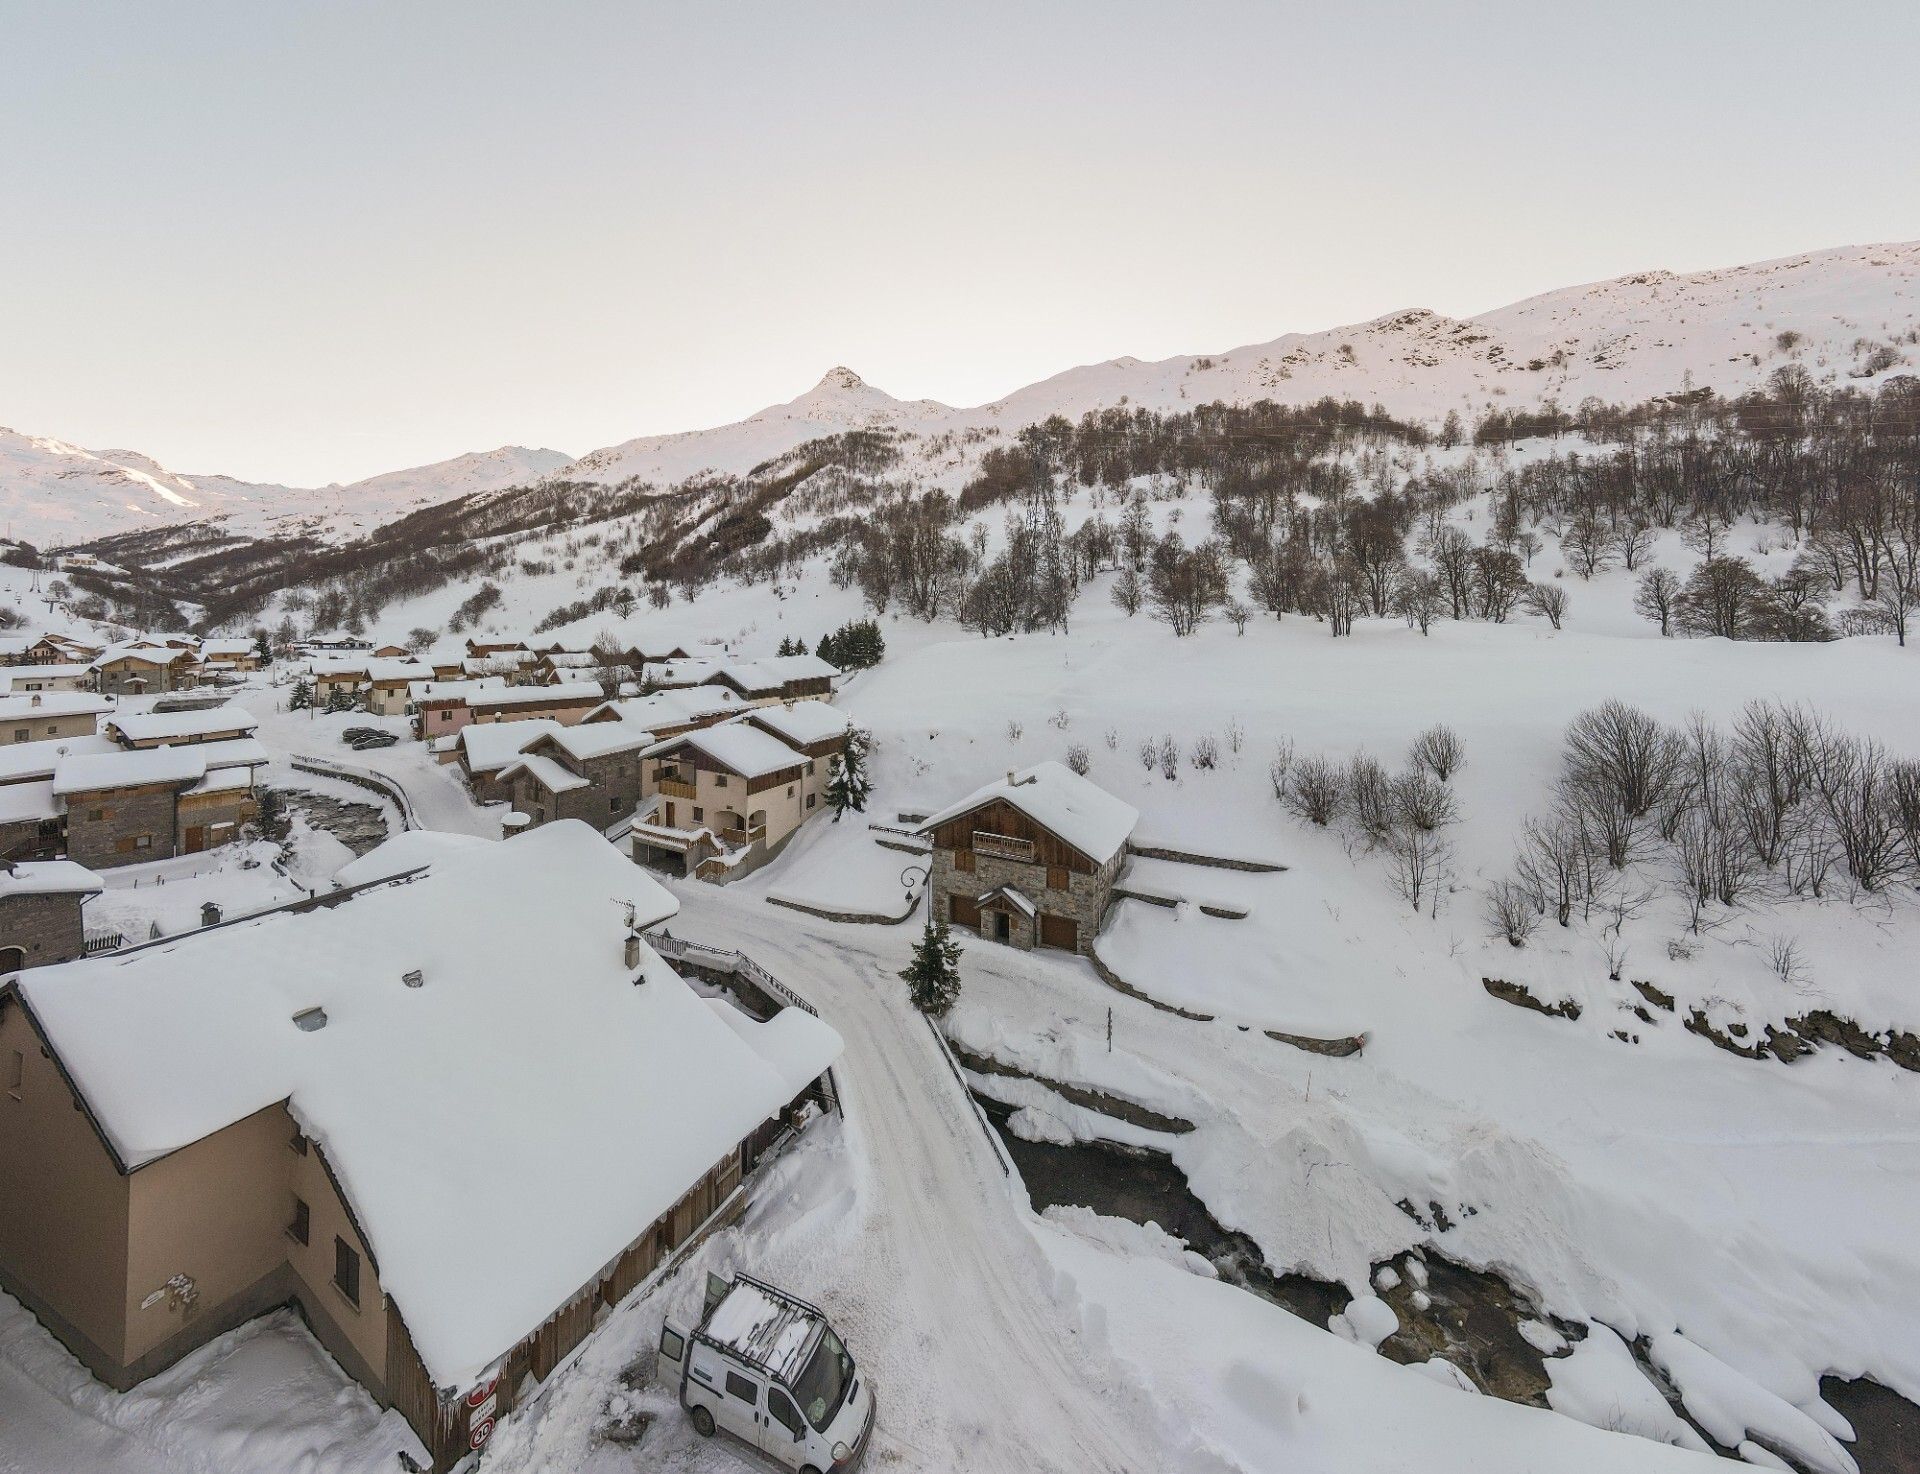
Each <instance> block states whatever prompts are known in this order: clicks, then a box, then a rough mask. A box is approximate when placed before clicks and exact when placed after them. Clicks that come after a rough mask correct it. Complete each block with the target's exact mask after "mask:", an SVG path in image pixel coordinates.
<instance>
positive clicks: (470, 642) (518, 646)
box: [467, 635, 533, 660]
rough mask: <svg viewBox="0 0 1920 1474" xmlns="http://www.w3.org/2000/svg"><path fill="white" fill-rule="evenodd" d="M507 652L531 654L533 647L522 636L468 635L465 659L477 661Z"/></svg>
mask: <svg viewBox="0 0 1920 1474" xmlns="http://www.w3.org/2000/svg"><path fill="white" fill-rule="evenodd" d="M509 652H514V653H522V654H532V653H533V647H532V646H531V645H530V644H528V642H527V640H526V639H525V637H523V636H518V635H477V636H474V635H470V636H468V638H467V658H468V659H469V660H479V659H482V658H483V657H485V656H488V655H503V654H506V653H509Z"/></svg>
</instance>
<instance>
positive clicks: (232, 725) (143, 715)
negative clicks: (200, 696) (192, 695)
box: [100, 706, 260, 749]
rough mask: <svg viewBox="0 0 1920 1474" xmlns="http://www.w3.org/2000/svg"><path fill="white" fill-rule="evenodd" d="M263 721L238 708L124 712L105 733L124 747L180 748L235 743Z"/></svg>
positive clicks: (108, 723) (107, 724) (105, 725)
mask: <svg viewBox="0 0 1920 1474" xmlns="http://www.w3.org/2000/svg"><path fill="white" fill-rule="evenodd" d="M259 728H260V721H259V718H257V717H255V716H253V715H252V714H251V713H249V712H245V711H242V710H241V709H240V708H239V707H237V706H208V707H201V708H199V709H197V710H193V711H138V712H120V713H118V714H116V715H115V716H113V717H110V718H109V719H108V720H107V721H106V722H104V723H102V724H101V729H100V730H101V731H102V732H104V733H105V734H106V735H107V736H108V737H111V738H112V739H113V740H114V741H115V742H117V743H119V744H120V745H121V746H122V747H125V748H129V749H143V748H151V747H177V746H180V745H182V744H192V743H196V742H231V741H233V740H235V739H236V738H240V737H251V736H252V735H253V734H254V733H255V732H256V731H258V730H259Z"/></svg>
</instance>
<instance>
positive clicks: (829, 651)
mask: <svg viewBox="0 0 1920 1474" xmlns="http://www.w3.org/2000/svg"><path fill="white" fill-rule="evenodd" d="M813 653H814V654H815V655H817V656H819V657H820V658H821V659H822V660H824V661H826V663H827V664H828V665H839V664H840V661H839V659H838V656H839V653H840V651H839V647H838V646H837V645H836V644H835V643H834V638H833V635H832V634H830V633H829V634H824V635H822V636H821V637H820V644H819V647H818V648H817V649H815V651H814V652H813Z"/></svg>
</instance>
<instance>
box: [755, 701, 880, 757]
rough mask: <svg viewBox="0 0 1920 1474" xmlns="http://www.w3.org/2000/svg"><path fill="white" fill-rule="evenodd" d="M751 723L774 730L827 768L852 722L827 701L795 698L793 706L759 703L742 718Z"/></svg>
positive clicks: (764, 729) (788, 742)
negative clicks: (829, 760) (829, 759)
mask: <svg viewBox="0 0 1920 1474" xmlns="http://www.w3.org/2000/svg"><path fill="white" fill-rule="evenodd" d="M743 720H745V721H746V723H747V724H748V725H749V726H754V727H758V728H759V729H760V730H761V731H763V732H771V733H772V734H773V735H774V736H776V737H778V738H779V739H780V740H781V741H782V742H784V743H786V744H787V745H788V746H789V747H792V748H795V749H797V750H798V751H800V752H804V753H805V754H806V755H807V756H808V757H810V758H816V759H818V760H819V763H820V767H819V771H821V772H822V773H824V772H825V771H826V759H828V758H830V757H832V756H833V755H834V754H835V753H837V752H839V751H840V749H841V748H842V747H844V746H846V742H847V733H848V732H850V731H852V730H853V723H851V722H850V721H848V720H847V718H846V714H845V713H844V712H839V711H836V710H834V709H833V708H832V707H831V706H828V705H827V704H826V703H825V702H824V701H796V702H794V703H793V705H791V706H758V707H755V708H754V709H753V710H752V711H750V712H748V713H747V715H746V716H745V718H744V719H743Z"/></svg>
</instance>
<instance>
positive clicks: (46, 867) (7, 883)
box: [0, 860, 107, 900]
mask: <svg viewBox="0 0 1920 1474" xmlns="http://www.w3.org/2000/svg"><path fill="white" fill-rule="evenodd" d="M106 888H107V883H106V882H105V881H104V880H102V879H101V878H100V877H99V876H97V875H95V874H94V873H93V872H92V871H91V870H89V869H87V867H86V866H85V865H76V864H75V863H74V862H73V861H71V860H23V861H21V862H20V863H19V864H17V865H7V866H0V900H4V899H5V898H6V897H8V896H71V895H82V896H91V895H97V894H98V893H99V892H101V891H103V890H105V889H106Z"/></svg>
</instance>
